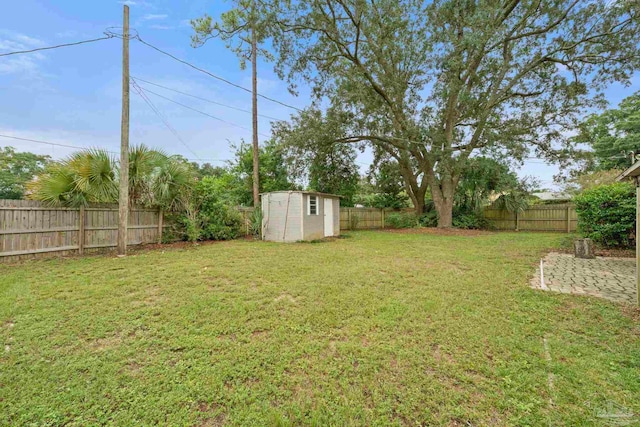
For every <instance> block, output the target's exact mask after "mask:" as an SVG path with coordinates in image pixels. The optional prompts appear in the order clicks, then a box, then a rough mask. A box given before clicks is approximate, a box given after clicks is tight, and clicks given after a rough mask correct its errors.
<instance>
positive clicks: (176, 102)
mask: <svg viewBox="0 0 640 427" xmlns="http://www.w3.org/2000/svg"><path fill="white" fill-rule="evenodd" d="M138 87H140V86H138ZM140 89H141V90H143V91H144V92H148V93H151V94H153V95H155V96H158V97H160V98H162V99H165V100H167V101H169V102H173V103H174V104H177V105H180V106H181V107H184V108H187V109H189V110H191V111H195V112H196V113H200V114H202V115H204V116H207V117H210V118H212V119H215V120H218V121H221V122H223V123H226V124H228V125H230V126H235V127H237V128H239V129H244V130H246V131H249V132H251V129H249V128H247V127H244V126H242V125H238V124H235V123H232V122H230V121H227V120H224V119H221V118H220V117H216V116H212V115H211V114H209V113H205V112H204V111H200V110H198V109H196V108H193V107H190V106H188V105H185V104H182V103H180V102H178V101H174V100H173V99H171V98H167V97H166V96H164V95H160V94H159V93H157V92H154V91H152V90H149V89H142V88H140ZM259 135H260V136H264V137H265V138H269V137H270V135H266V134H264V133H260V134H259Z"/></svg>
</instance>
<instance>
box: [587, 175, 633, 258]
mask: <svg viewBox="0 0 640 427" xmlns="http://www.w3.org/2000/svg"><path fill="white" fill-rule="evenodd" d="M574 200H575V204H576V212H577V214H578V229H579V230H580V232H581V233H582V234H583V235H584V236H585V237H589V238H591V239H593V240H594V241H595V242H596V243H598V244H600V245H602V246H606V247H623V246H630V245H631V243H632V240H633V238H632V236H633V235H634V231H635V220H636V217H635V215H636V199H635V192H634V188H633V186H632V185H631V184H628V183H623V182H617V183H614V184H609V185H601V186H598V187H594V188H591V189H589V190H585V191H584V192H582V194H580V195H579V196H577V197H576V198H575V199H574Z"/></svg>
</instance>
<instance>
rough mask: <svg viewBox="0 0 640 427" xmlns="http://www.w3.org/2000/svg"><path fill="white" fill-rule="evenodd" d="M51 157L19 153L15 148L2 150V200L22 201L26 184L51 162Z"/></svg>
mask: <svg viewBox="0 0 640 427" xmlns="http://www.w3.org/2000/svg"><path fill="white" fill-rule="evenodd" d="M50 159H51V158H50V157H49V156H41V155H38V154H33V153H28V152H18V151H16V150H15V149H14V148H13V147H4V148H1V149H0V199H22V198H23V197H24V195H25V191H26V184H27V183H28V182H29V181H31V180H32V179H33V178H34V177H35V176H36V175H38V174H39V173H40V172H42V170H43V169H44V167H45V166H46V164H47V163H48V162H49V161H50Z"/></svg>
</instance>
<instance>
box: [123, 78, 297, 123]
mask: <svg viewBox="0 0 640 427" xmlns="http://www.w3.org/2000/svg"><path fill="white" fill-rule="evenodd" d="M132 78H135V79H136V80H137V81H138V82H144V83H147V84H150V85H153V86H157V87H159V88H162V89H166V90H170V91H172V92H176V93H179V94H181V95H185V96H190V97H192V98H195V99H199V100H201V101H205V102H208V103H210V104H214V105H220V106H222V107H226V108H230V109H232V110H237V111H242V112H244V113H249V114H252V113H253V112H252V111H251V110H247V109H244V108H240V107H234V106H233V105H228V104H223V103H222V102H218V101H212V100H210V99H207V98H203V97H201V96H198V95H193V94H191V93H187V92H183V91H181V90H178V89H173V88H170V87H167V86H163V85H161V84H158V83H153V82H150V81H148V80H144V79H141V78H140V77H134V76H132ZM258 116H259V117H264V118H266V119H271V120H275V121H278V122H284V121H286V120H283V119H279V118H277V117H272V116H267V115H266V114H258Z"/></svg>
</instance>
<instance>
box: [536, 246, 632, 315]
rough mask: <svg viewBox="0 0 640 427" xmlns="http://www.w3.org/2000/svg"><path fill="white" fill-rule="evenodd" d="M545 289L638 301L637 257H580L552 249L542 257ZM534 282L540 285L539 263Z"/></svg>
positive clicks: (630, 301) (624, 301) (537, 286)
mask: <svg viewBox="0 0 640 427" xmlns="http://www.w3.org/2000/svg"><path fill="white" fill-rule="evenodd" d="M543 264H544V266H543V273H544V285H545V288H546V289H545V288H542V289H543V290H548V291H552V292H561V293H563V294H576V295H592V296H596V297H600V298H605V299H608V300H611V301H615V302H623V303H629V304H635V303H636V262H635V259H634V258H603V257H597V258H595V259H580V258H575V257H574V256H573V255H570V254H562V253H557V252H551V253H549V254H548V255H547V256H546V257H544V259H543ZM531 286H532V287H534V288H537V289H541V283H540V266H538V268H537V270H536V274H535V276H534V277H533V279H531Z"/></svg>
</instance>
